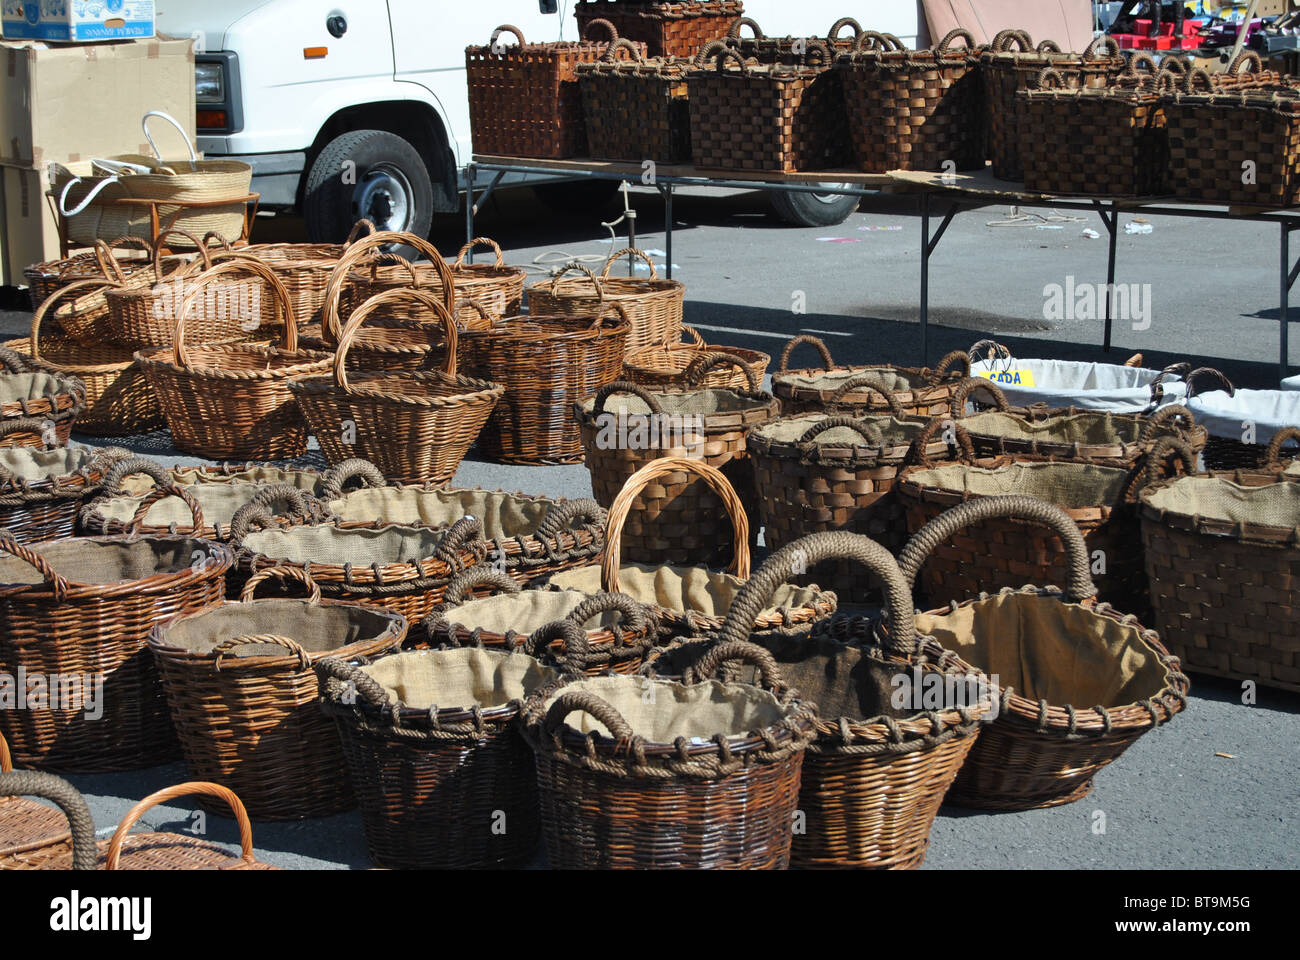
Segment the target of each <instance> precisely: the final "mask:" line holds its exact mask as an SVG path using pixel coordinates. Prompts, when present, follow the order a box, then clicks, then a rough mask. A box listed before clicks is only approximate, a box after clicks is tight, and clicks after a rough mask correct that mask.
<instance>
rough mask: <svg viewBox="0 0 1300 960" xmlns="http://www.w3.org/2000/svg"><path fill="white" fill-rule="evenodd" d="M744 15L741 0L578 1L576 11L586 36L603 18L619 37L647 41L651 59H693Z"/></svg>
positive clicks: (720, 37)
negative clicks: (589, 28) (707, 44)
mask: <svg viewBox="0 0 1300 960" xmlns="http://www.w3.org/2000/svg"><path fill="white" fill-rule="evenodd" d="M744 12H745V5H744V3H742V2H741V0H674V2H670V3H648V2H639V0H632V2H629V0H579V2H578V5H577V7H576V8H575V9H574V14H575V15H576V16H577V18H578V25H579V27H581V28H582V31H583V34H584V35H585V34H586V28H587V25H588V24H590V23H594V22H596V21H597V19H603V20H605V21H606V22H608V23H612V24H613V25H614V27H615V28H616V29H617V30H618V35H619V36H620V37H626V38H627V39H628V40H634V41H642V42H644V44H645V47H646V49H647V50H648V51H649V55H650V56H652V57H692V56H694V55H695V51H697V50H699V49H700V47H702V46H704V45H705V44H706V43H709V42H710V41H713V40H721V39H722V38H723V37H725V36H726V35H727V31H728V30H729V29H730V28H731V26H732V24H733V23H734V22H735V19H736V18H737V17H739V16H740V15H741V14H743V13H744Z"/></svg>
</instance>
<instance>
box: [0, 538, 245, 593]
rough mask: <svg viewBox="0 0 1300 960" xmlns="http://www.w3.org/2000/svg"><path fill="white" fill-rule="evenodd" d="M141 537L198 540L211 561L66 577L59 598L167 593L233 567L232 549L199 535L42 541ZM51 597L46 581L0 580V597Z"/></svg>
mask: <svg viewBox="0 0 1300 960" xmlns="http://www.w3.org/2000/svg"><path fill="white" fill-rule="evenodd" d="M141 541H163V542H169V543H170V542H179V543H190V544H201V545H202V546H203V548H204V550H205V551H206V553H207V557H208V558H209V560H210V561H211V562H209V563H202V564H198V565H197V567H195V566H186V567H184V568H183V569H181V570H176V571H173V572H171V573H154V574H150V575H149V576H148V577H144V578H142V579H139V580H118V581H114V582H113V583H84V582H81V581H77V580H68V581H67V584H68V591H67V593H66V595H65V599H64V601H63V602H71V601H74V600H101V599H106V598H109V597H118V596H133V595H139V594H144V595H148V596H152V595H155V594H162V593H167V592H170V591H172V590H175V589H177V588H178V587H186V586H190V585H192V584H198V583H203V582H205V581H207V580H211V579H214V578H217V577H220V578H224V577H225V575H226V574H227V573H228V572H229V571H230V570H231V569H233V568H234V563H235V553H234V551H233V550H232V549H231V548H230V547H229V546H228V545H226V544H223V543H218V542H217V541H215V540H208V539H205V538H203V537H197V536H187V535H184V534H157V535H144V536H127V537H120V536H117V537H105V536H96V537H68V538H66V539H63V540H52V541H45V545H54V544H66V543H69V542H79V543H87V542H90V543H106V544H112V545H115V546H124V545H127V544H131V543H138V542H141ZM42 545H43V544H39V543H38V544H28V545H27V547H28V549H33V550H34V549H36V548H37V547H40V546H42ZM52 597H53V589H52V588H51V585H50V584H48V583H44V582H42V583H0V600H6V601H10V600H43V599H47V598H52Z"/></svg>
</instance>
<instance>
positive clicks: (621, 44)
mask: <svg viewBox="0 0 1300 960" xmlns="http://www.w3.org/2000/svg"><path fill="white" fill-rule="evenodd" d="M616 50H626V51H627V52H628V61H629V62H631V63H645V57H643V56H641V51H640V50H638V49H637V46H636V44H635V43H633V42H632V41H631V40H625V39H623V38H622V37H619V38H618V39H617V40H613V41H611V42H610V44H609V46H608V47H606V48H605V52H604V53H603V54H601V56H600V59H601V62H602V63H613V62H614V61H615V60H616V59H617V58H616V57H615V56H614V52H615V51H616ZM497 264H498V266H499V265H500V261H498V262H497Z"/></svg>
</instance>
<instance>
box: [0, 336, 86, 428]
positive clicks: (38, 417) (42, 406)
mask: <svg viewBox="0 0 1300 960" xmlns="http://www.w3.org/2000/svg"><path fill="white" fill-rule="evenodd" d="M0 368H2V369H0V425H3V424H5V423H7V422H9V421H11V420H23V421H31V420H35V421H36V422H37V424H39V429H37V430H34V431H33V430H11V431H6V432H5V433H4V434H3V436H2V437H0V447H12V446H25V447H44V446H50V445H51V444H53V445H55V446H60V447H66V446H67V445H68V439H69V437H70V436H71V434H72V424H73V423H74V422H75V421H76V419H77V417H79V416H80V415H81V414H82V412H83V411H84V410H85V409H86V385H85V384H84V383H82V382H81V381H80V380H78V379H77V378H76V377H73V376H68V375H64V374H59V373H50V372H47V371H44V370H41V369H40V368H39V367H37V365H36V364H35V363H34V362H33V361H32V359H31V357H30V356H27V355H23V354H21V353H18V352H17V351H15V350H12V349H10V348H9V347H0Z"/></svg>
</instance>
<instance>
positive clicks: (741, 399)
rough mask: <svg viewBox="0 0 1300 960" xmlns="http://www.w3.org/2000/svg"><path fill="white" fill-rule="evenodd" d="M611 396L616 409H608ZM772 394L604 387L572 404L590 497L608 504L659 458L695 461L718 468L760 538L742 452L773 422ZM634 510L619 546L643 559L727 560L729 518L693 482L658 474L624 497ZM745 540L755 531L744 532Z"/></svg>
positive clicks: (682, 563) (688, 563) (627, 385)
mask: <svg viewBox="0 0 1300 960" xmlns="http://www.w3.org/2000/svg"><path fill="white" fill-rule="evenodd" d="M616 394H627V395H629V399H627V400H622V399H620V401H619V405H618V410H617V412H609V411H608V409H607V408H608V401H609V399H610V397H612V396H614V395H616ZM777 409H778V405H777V402H776V401H775V400H774V399H773V398H772V396H771V394H768V393H764V392H762V391H760V390H758V389H757V385H756V384H754V385H751V387H750V389H747V390H691V391H682V392H674V393H659V394H651V393H648V392H647V391H646V390H644V389H642V388H641V387H638V386H635V385H633V384H630V383H625V382H622V381H620V382H617V383H613V384H610V385H609V386H608V387H604V388H602V389H601V390H600V391H599V392H597V394H596V396H595V398H593V399H591V400H587V401H584V402H582V403H575V404H574V406H573V411H574V417H575V418H576V419H577V421H578V426H579V429H580V430H581V433H582V446H583V448H584V450H585V451H586V461H587V472H588V473H589V474H590V475H591V488H592V490H593V492H594V493H595V497H596V501H597V502H598V503H599V504H600V505H601V506H603V507H606V508H609V507H610V506H612V505H613V503H614V501H615V499H616V498H617V497H618V496H619V493H620V491H622V490H624V489H625V485H626V484H627V483H628V481H629V479H630V478H631V476H632V475H633V474H634V473H636V472H637V471H638V470H640V469H641V468H642V467H645V466H648V465H650V464H651V463H653V462H655V461H657V460H659V459H660V458H663V457H685V458H688V459H697V460H699V461H700V462H701V463H704V464H707V465H708V466H710V467H714V468H716V469H718V470H721V471H722V473H723V474H724V475H725V477H726V479H727V481H728V483H729V486H730V487H731V488H732V489H733V490H734V492H735V495H736V498H737V505H738V507H739V509H740V515H741V516H744V517H745V518H746V520H745V522H746V526H747V527H749V528H751V529H752V535H753V537H757V534H758V529H757V526H756V518H757V515H758V507H757V494H756V493H755V490H754V478H753V472H752V470H751V469H750V466H749V463H748V460H747V457H746V453H745V434H746V432H747V431H748V430H749V429H750V428H751V427H754V426H757V425H759V424H762V423H767V422H768V421H770V420H772V419H774V418H775V417H776V415H777ZM628 509H629V510H631V511H632V516H631V518H630V523H629V525H628V528H627V531H626V532H625V534H624V541H623V550H624V551H625V553H626V555H627V556H628V558H629V559H632V560H637V561H641V562H643V563H673V564H678V565H680V566H694V565H696V564H702V563H712V564H716V565H718V566H721V565H724V564H725V563H726V562H727V561H728V560H729V559H730V554H728V552H727V544H728V543H729V542H730V539H731V538H730V537H729V536H728V529H729V527H731V526H732V523H733V521H734V519H735V518H733V519H732V520H729V519H728V516H727V513H728V511H726V510H724V509H723V505H722V503H721V502H720V501H719V499H718V496H717V495H716V494H714V493H713V492H712V491H710V490H709V489H707V488H705V487H703V486H700V485H697V484H692V482H691V478H690V477H689V476H688V475H686V474H682V473H676V474H665V475H663V476H661V477H657V478H655V481H654V482H653V483H649V484H648V485H647V486H646V487H645V488H644V489H643V490H642V491H639V493H638V495H637V496H636V497H635V499H634V500H633V501H632V502H630V503H629V506H628ZM747 542H748V543H750V544H752V543H753V542H754V540H753V538H751V537H749V536H748V535H747Z"/></svg>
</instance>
